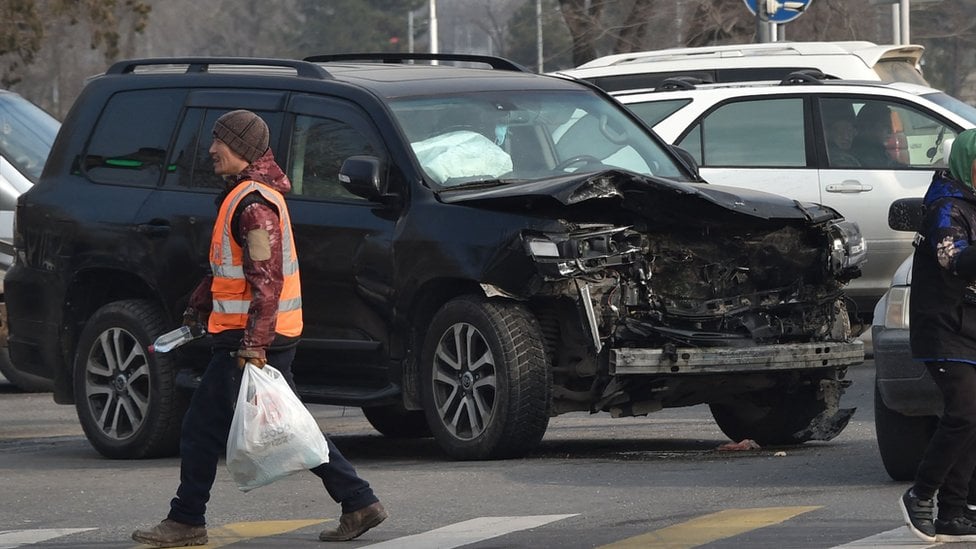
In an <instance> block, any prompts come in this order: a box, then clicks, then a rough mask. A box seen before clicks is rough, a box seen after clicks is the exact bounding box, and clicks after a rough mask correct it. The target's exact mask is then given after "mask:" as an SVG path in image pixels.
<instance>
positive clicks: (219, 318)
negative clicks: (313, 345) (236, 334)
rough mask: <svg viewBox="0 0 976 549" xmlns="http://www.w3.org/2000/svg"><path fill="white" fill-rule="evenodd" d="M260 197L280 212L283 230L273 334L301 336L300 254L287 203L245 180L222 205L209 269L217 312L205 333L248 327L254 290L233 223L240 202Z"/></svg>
mask: <svg viewBox="0 0 976 549" xmlns="http://www.w3.org/2000/svg"><path fill="white" fill-rule="evenodd" d="M252 192H259V193H261V196H262V197H263V198H264V199H265V200H267V201H268V202H269V203H271V204H274V205H275V207H277V208H278V225H279V227H280V228H281V254H282V261H281V266H282V274H283V276H284V284H283V285H282V288H281V296H280V297H279V299H278V315H277V321H276V324H275V332H276V333H279V334H281V335H284V336H289V337H297V336H299V335H301V333H302V292H301V283H300V281H299V276H298V255H297V254H296V252H295V239H294V236H293V235H292V230H291V216H290V215H289V214H288V207H287V205H286V204H285V198H284V197H283V196H282V195H281V193H279V192H278V191H276V190H274V189H272V188H271V187H269V186H267V185H264V184H262V183H258V182H257V181H245V182H242V183H240V184H239V185H237V187H234V189H233V190H231V191H230V193H228V194H227V196H226V197H225V198H224V201H223V202H222V203H221V204H220V211H219V212H218V213H217V219H216V220H215V221H214V228H213V234H212V235H211V238H210V269H211V270H212V271H213V283H212V284H211V286H210V289H211V292H212V293H213V312H212V313H211V314H210V321H209V323H208V325H207V329H208V330H209V331H210V332H211V333H217V332H223V331H225V330H242V329H244V327H245V326H246V325H247V311H248V309H249V308H250V306H251V287H250V285H248V284H247V281H246V280H245V278H244V249H243V248H242V247H241V246H240V245H239V244H238V243H237V241H236V240H234V237H233V234H232V231H233V229H232V227H231V220H232V219H233V217H234V212H235V211H236V210H237V207H238V206H239V205H240V203H241V200H243V199H244V197H245V196H247V195H248V194H250V193H252Z"/></svg>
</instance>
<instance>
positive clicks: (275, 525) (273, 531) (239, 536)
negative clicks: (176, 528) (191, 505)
mask: <svg viewBox="0 0 976 549" xmlns="http://www.w3.org/2000/svg"><path fill="white" fill-rule="evenodd" d="M325 521H326V519H313V520H265V521H259V522H234V523H231V524H225V525H223V526H218V527H216V528H207V538H208V542H209V543H207V544H206V545H200V546H199V547H201V548H203V549H208V548H211V549H212V548H215V547H223V546H225V545H230V544H232V543H237V542H239V541H244V540H249V539H254V538H265V537H268V536H277V535H279V534H284V533H286V532H291V531H294V530H298V529H300V528H305V527H307V526H313V525H315V524H322V523H323V522H325ZM136 547H146V546H145V545H137V546H136Z"/></svg>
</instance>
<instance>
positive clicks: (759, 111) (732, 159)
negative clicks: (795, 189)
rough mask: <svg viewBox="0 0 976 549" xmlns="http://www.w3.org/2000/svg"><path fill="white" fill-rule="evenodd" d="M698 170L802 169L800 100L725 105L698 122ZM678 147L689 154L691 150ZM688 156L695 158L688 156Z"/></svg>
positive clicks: (804, 156) (803, 150)
mask: <svg viewBox="0 0 976 549" xmlns="http://www.w3.org/2000/svg"><path fill="white" fill-rule="evenodd" d="M701 132H702V135H701V140H702V150H701V153H700V156H701V160H700V164H701V166H730V167H762V166H769V167H800V166H806V164H807V162H806V134H805V132H804V129H803V99H801V98H787V99H760V100H756V101H740V102H736V103H729V104H726V105H723V106H721V107H719V108H718V109H716V110H714V111H712V112H711V113H709V114H708V115H706V116H705V118H704V119H703V120H702V121H701ZM681 146H682V147H683V148H685V149H686V150H688V151H689V152H692V151H693V147H689V146H686V145H685V144H684V143H683V142H682V143H681ZM692 154H695V153H694V152H692Z"/></svg>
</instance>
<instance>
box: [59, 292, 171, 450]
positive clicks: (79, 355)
mask: <svg viewBox="0 0 976 549" xmlns="http://www.w3.org/2000/svg"><path fill="white" fill-rule="evenodd" d="M165 326H166V322H165V317H164V315H163V312H162V310H161V309H160V308H159V307H158V306H157V305H155V304H154V303H152V302H150V301H145V300H135V299H132V300H125V301H117V302H114V303H109V304H108V305H105V306H103V307H102V308H100V309H98V310H97V311H96V312H95V314H94V315H92V317H91V319H89V321H88V323H87V324H86V325H85V328H84V330H82V332H81V337H80V338H79V340H78V349H77V351H76V355H75V370H74V390H75V409H76V410H77V412H78V419H79V420H80V421H81V426H82V428H83V429H84V431H85V436H87V437H88V441H89V442H90V443H91V445H92V446H93V447H94V448H95V449H96V450H97V451H98V452H99V453H100V454H102V455H103V456H105V457H108V458H129V459H131V458H149V457H160V456H168V455H174V454H176V453H177V451H178V449H179V436H180V423H181V422H182V419H183V413H184V412H185V411H186V405H187V398H186V395H185V394H184V393H183V392H182V391H179V390H177V389H176V385H175V375H176V364H175V359H174V358H173V357H171V356H170V355H168V354H151V353H149V352H148V350H147V349H148V348H149V344H150V343H151V342H152V341H153V340H154V339H155V338H156V337H157V336H159V335H160V334H162V333H163V332H164V331H165Z"/></svg>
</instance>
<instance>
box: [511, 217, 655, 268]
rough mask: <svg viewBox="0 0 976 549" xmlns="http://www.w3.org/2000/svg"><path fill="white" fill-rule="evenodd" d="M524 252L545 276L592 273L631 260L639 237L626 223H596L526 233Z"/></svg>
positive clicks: (635, 253)
mask: <svg viewBox="0 0 976 549" xmlns="http://www.w3.org/2000/svg"><path fill="white" fill-rule="evenodd" d="M522 241H523V243H524V245H525V250H526V252H527V253H528V254H529V255H530V256H531V257H532V259H533V260H534V261H535V262H536V265H538V266H539V270H540V272H542V274H543V275H545V276H547V277H559V278H563V277H569V276H575V275H578V274H584V273H594V272H599V271H602V270H603V269H605V268H606V267H612V266H618V265H624V264H629V263H632V262H633V261H634V259H635V256H636V255H637V254H639V253H640V250H641V237H640V235H639V234H638V233H637V232H635V231H632V230H631V229H630V228H629V227H612V226H596V227H588V228H584V229H581V230H578V231H574V232H572V233H568V234H546V235H525V236H523V239H522Z"/></svg>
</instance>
